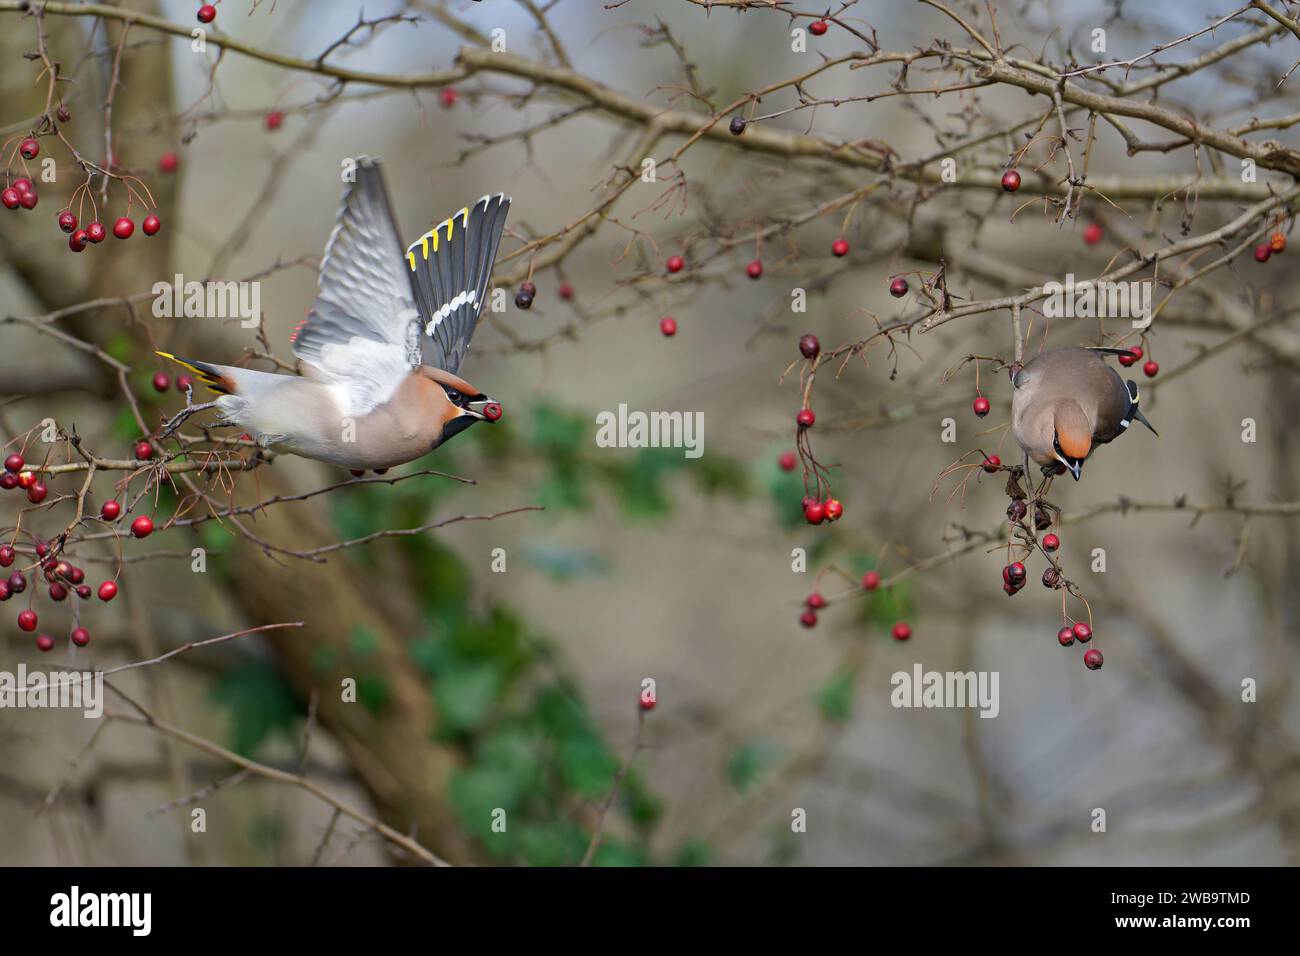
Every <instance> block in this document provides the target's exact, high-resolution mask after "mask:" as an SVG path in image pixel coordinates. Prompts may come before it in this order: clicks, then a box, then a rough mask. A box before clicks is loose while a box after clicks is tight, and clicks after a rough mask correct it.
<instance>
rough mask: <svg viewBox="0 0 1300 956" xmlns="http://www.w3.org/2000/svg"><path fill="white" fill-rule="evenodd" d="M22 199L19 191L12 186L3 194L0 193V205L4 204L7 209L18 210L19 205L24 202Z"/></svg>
mask: <svg viewBox="0 0 1300 956" xmlns="http://www.w3.org/2000/svg"><path fill="white" fill-rule="evenodd" d="M22 198H23V197H22V196H21V195H19V193H18V190H16V189H14V187H12V186H9V187H8V188H6V189H5V190H4V191H3V192H0V203H4V207H5V208H6V209H17V208H18V206H19V204H20V203H21V202H22Z"/></svg>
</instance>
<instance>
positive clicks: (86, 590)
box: [77, 584, 90, 601]
mask: <svg viewBox="0 0 1300 956" xmlns="http://www.w3.org/2000/svg"><path fill="white" fill-rule="evenodd" d="M77 597H79V598H81V599H82V600H83V601H89V600H90V585H89V584H78V585H77Z"/></svg>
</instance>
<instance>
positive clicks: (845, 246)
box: [831, 236, 849, 259]
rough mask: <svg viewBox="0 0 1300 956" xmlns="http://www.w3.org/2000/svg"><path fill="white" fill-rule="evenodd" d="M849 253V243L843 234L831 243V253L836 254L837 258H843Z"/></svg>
mask: <svg viewBox="0 0 1300 956" xmlns="http://www.w3.org/2000/svg"><path fill="white" fill-rule="evenodd" d="M848 254H849V243H848V240H847V239H845V238H844V237H843V236H841V237H840V238H838V239H836V240H835V241H834V242H832V243H831V255H833V256H835V257H836V258H837V259H841V258H843V257H844V256H847V255H848Z"/></svg>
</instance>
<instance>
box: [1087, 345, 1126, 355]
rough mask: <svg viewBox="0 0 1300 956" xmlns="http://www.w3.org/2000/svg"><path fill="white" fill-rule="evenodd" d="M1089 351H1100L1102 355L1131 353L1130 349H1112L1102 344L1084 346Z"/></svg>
mask: <svg viewBox="0 0 1300 956" xmlns="http://www.w3.org/2000/svg"><path fill="white" fill-rule="evenodd" d="M1084 347H1085V348H1086V349H1087V350H1088V351H1089V352H1100V353H1101V354H1103V355H1132V354H1133V350H1132V349H1112V348H1107V347H1105V346H1102V345H1087V346H1084Z"/></svg>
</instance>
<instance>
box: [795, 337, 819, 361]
mask: <svg viewBox="0 0 1300 956" xmlns="http://www.w3.org/2000/svg"><path fill="white" fill-rule="evenodd" d="M821 350H822V344H821V342H819V341H818V340H817V336H815V335H811V334H810V335H801V336H800V337H799V354H800V355H802V356H803V357H804V358H806V359H815V358H816V357H817V356H818V354H819V353H820V352H821Z"/></svg>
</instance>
